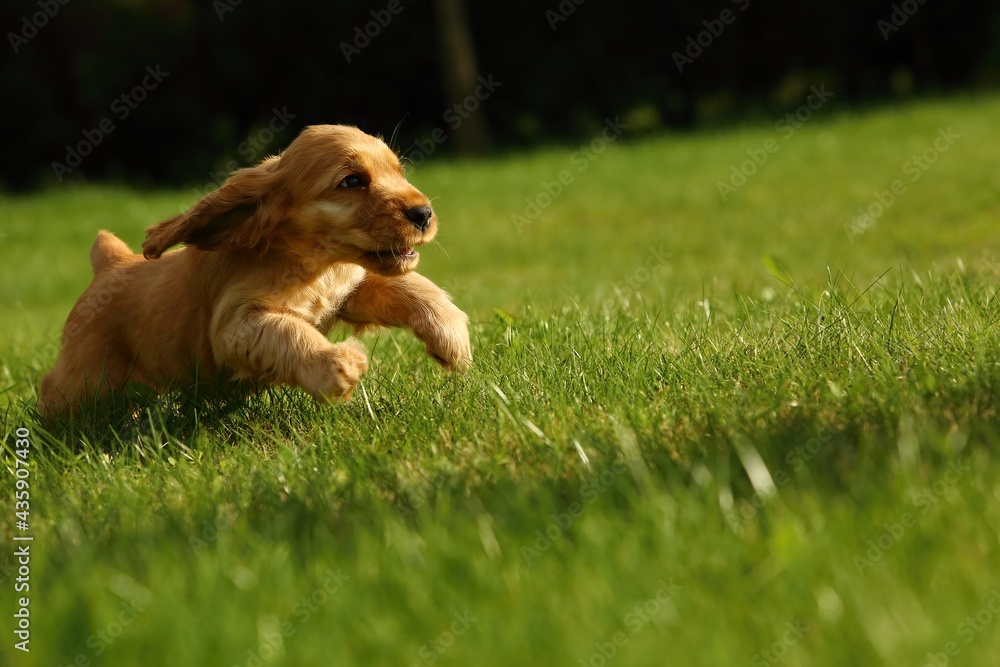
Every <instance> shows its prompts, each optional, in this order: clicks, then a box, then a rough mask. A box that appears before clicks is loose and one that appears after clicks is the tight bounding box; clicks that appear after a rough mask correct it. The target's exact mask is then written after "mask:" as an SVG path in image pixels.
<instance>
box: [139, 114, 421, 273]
mask: <svg viewBox="0 0 1000 667" xmlns="http://www.w3.org/2000/svg"><path fill="white" fill-rule="evenodd" d="M436 233H437V216H435V215H434V211H433V209H432V208H431V206H430V202H429V201H428V199H427V198H426V197H425V196H424V195H423V194H421V193H420V191H419V190H417V189H416V188H415V187H413V186H412V185H411V184H410V183H409V182H408V181H407V180H406V177H405V176H404V175H403V168H402V165H400V163H399V159H398V158H397V157H396V155H395V153H393V152H392V150H390V149H389V147H388V146H386V145H385V143H383V142H382V141H381V140H380V139H377V138H375V137H373V136H371V135H368V134H365V133H364V132H362V131H361V130H358V129H357V128H353V127H347V126H343V125H313V126H310V127H307V128H305V129H304V130H303V131H302V133H301V134H300V135H299V136H298V137H297V138H296V139H295V141H293V142H292V143H291V145H289V146H288V148H287V149H285V151H284V152H282V153H281V155H280V156H277V157H271V158H268V159H267V160H264V161H263V162H261V163H260V164H259V165H257V166H256V167H251V168H248V169H240V170H238V171H236V172H234V173H233V175H232V176H230V177H229V178H228V179H227V180H226V182H225V183H223V184H222V186H221V187H220V188H219V189H218V190H216V191H215V192H213V193H212V194H210V195H208V196H206V197H205V198H204V199H202V200H201V201H199V202H198V203H197V204H195V206H194V207H192V208H191V210H189V211H187V212H186V213H183V214H181V215H179V216H175V217H173V218H170V219H169V220H164V221H163V222H161V223H159V224H158V225H155V226H153V227H151V228H149V229H148V230H147V233H146V241H145V243H143V246H142V248H143V254H144V255H145V256H146V257H147V258H156V257H159V256H160V255H161V254H162V253H163V252H164V251H165V250H166V249H167V248H169V247H170V246H172V245H174V244H176V243H185V244H187V245H193V246H196V247H198V248H201V249H203V250H220V251H221V250H230V249H236V248H256V249H258V250H261V251H266V250H268V249H272V248H273V249H275V250H279V251H281V250H283V251H285V252H287V253H289V254H291V255H293V256H295V257H296V258H298V259H299V260H302V261H310V262H313V263H316V264H325V263H332V262H337V261H348V262H354V263H357V264H360V265H362V266H363V267H365V268H366V269H368V270H370V271H372V272H374V273H379V274H382V275H387V276H393V275H400V274H403V273H406V272H408V271H411V270H412V269H413V268H415V267H416V265H417V262H418V261H419V255H418V253H417V251H416V250H414V248H415V247H416V246H419V245H422V244H424V243H427V242H428V241H430V240H431V239H433V238H434V235H435V234H436Z"/></svg>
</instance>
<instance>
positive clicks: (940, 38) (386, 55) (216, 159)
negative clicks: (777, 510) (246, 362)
mask: <svg viewBox="0 0 1000 667" xmlns="http://www.w3.org/2000/svg"><path fill="white" fill-rule="evenodd" d="M40 1H41V6H47V7H49V11H50V13H51V11H52V8H53V7H58V12H57V13H55V15H54V16H53V17H51V18H48V17H46V21H45V22H44V23H45V25H42V26H41V27H39V28H38V29H37V34H35V35H34V36H32V37H30V39H27V42H26V43H20V44H19V45H18V50H17V53H15V52H14V48H13V46H12V45H11V39H12V34H13V35H18V34H20V35H22V36H23V35H24V34H26V32H25V30H26V29H25V23H24V20H25V17H28V18H29V20H30V19H31V17H32V16H34V15H37V14H39V12H42V11H43V9H42V8H41V6H40V4H39V0H35V1H33V2H32V1H25V0H15V1H9V0H8V1H6V2H4V4H3V6H2V8H0V25H2V26H3V30H4V34H5V40H4V44H3V46H2V49H3V56H2V65H0V87H2V88H0V89H2V92H3V105H2V111H0V113H2V121H3V123H2V127H3V128H4V130H5V132H4V136H3V144H4V156H5V159H4V160H3V161H2V162H0V165H2V166H0V187H2V188H4V189H7V190H22V189H30V188H36V187H42V186H47V185H59V184H60V183H62V184H65V183H70V182H74V181H79V180H97V179H111V180H116V181H123V182H128V183H131V184H136V185H143V186H153V185H157V186H158V185H182V184H203V183H205V182H206V180H214V177H212V176H211V174H212V173H213V171H216V170H220V169H221V170H226V171H228V170H229V169H231V168H232V167H233V166H241V165H244V164H249V163H253V162H256V161H258V160H260V159H261V158H263V157H264V156H265V155H267V154H269V153H273V152H277V151H278V150H280V149H281V148H282V147H284V146H285V145H287V143H288V142H289V141H291V139H292V138H293V137H294V136H295V134H296V133H297V132H298V130H299V129H301V127H303V126H305V125H309V124H314V123H351V124H355V125H358V126H360V127H362V128H363V129H365V130H367V131H370V132H372V133H377V134H382V135H384V136H386V137H387V138H388V137H390V136H391V135H392V134H393V132H394V131H396V130H397V126H398V133H397V135H396V138H395V141H394V142H393V143H394V147H395V148H397V149H398V150H400V151H401V152H407V153H411V154H412V152H413V150H414V149H413V144H414V142H415V141H417V140H423V141H424V142H425V143H424V144H423V145H425V146H427V145H428V144H427V143H426V141H427V139H428V137H429V136H430V133H431V132H432V131H433V130H434V129H435V128H437V127H441V128H443V129H444V130H445V131H446V140H444V141H442V142H440V144H437V143H435V144H433V145H434V158H435V159H439V158H441V157H444V156H448V155H456V154H458V153H483V152H490V151H493V152H495V151H503V150H509V149H511V148H517V147H522V146H531V145H537V144H539V143H553V142H573V141H577V140H580V139H581V138H587V137H589V136H591V135H592V134H593V133H595V132H596V131H599V129H600V127H601V125H602V122H603V119H604V118H605V117H608V116H611V117H613V116H616V115H617V116H621V117H622V118H623V119H626V120H628V122H630V123H631V124H632V126H631V127H630V135H633V136H634V135H635V134H636V133H639V134H640V135H641V133H642V132H643V131H657V130H659V129H661V128H671V129H674V130H683V129H687V128H695V127H706V126H708V127H711V126H713V125H720V124H726V123H731V122H737V121H738V122H745V121H751V122H752V121H754V120H756V119H760V120H763V121H768V120H770V122H773V119H774V118H777V117H780V115H781V113H782V112H784V111H787V110H790V109H794V108H795V107H797V106H798V105H800V104H802V103H803V101H804V100H805V97H806V95H807V94H808V89H809V86H810V85H814V84H815V85H818V84H820V83H825V84H826V85H827V88H828V89H829V90H832V91H835V92H836V94H837V96H838V104H845V103H846V104H855V105H871V104H880V103H885V102H887V101H894V100H899V99H905V98H908V97H914V96H926V95H939V94H945V93H948V92H951V91H954V90H980V89H992V88H996V87H997V84H998V83H1000V3H996V2H974V1H971V0H969V1H962V0H957V1H950V2H945V1H944V0H926V1H925V2H924V3H923V4H920V3H919V2H918V0H910V2H896V3H894V2H886V1H880V0H818V1H815V2H802V1H801V0H797V1H780V0H779V1H776V2H770V3H766V2H764V1H763V0H739V2H738V3H736V2H733V0H718V1H716V2H675V3H646V2H637V1H625V2H610V0H585V1H584V2H583V3H582V4H580V5H578V6H577V5H574V4H573V3H572V2H571V0H563V2H562V6H563V7H564V9H565V8H570V7H572V8H573V12H572V14H569V15H568V16H567V17H566V20H565V21H560V22H559V23H558V24H556V28H555V30H553V29H552V27H551V25H550V20H551V16H552V15H551V14H550V15H549V16H547V15H546V12H547V11H552V12H558V11H559V7H560V2H559V0H549V1H547V2H532V1H517V0H510V1H508V2H503V3H497V2H478V3H476V2H467V3H466V4H465V6H464V12H465V13H466V16H467V20H466V21H464V22H460V23H461V25H459V32H463V28H464V34H465V36H466V37H469V36H471V42H472V44H473V45H474V58H475V60H474V61H473V60H471V59H470V58H469V57H468V56H469V54H465V55H462V56H460V57H455V56H453V55H449V52H448V51H447V49H446V48H444V46H443V44H445V43H448V42H447V40H446V39H445V37H446V35H445V33H446V32H447V31H448V29H446V28H444V27H442V20H441V16H442V12H445V11H448V9H449V7H450V9H451V11H454V10H455V7H456V6H458V10H459V14H461V12H462V11H463V10H462V7H461V6H460V4H461V3H457V2H455V0H398V1H399V3H400V5H399V6H400V7H401V8H402V10H401V11H400V12H399V13H398V14H396V15H392V18H391V21H389V22H388V24H387V25H386V26H385V27H381V26H379V27H378V34H376V35H375V36H374V37H370V38H369V39H370V43H369V44H368V45H367V46H365V47H364V48H361V49H360V53H355V54H353V55H352V59H351V62H350V63H348V62H347V61H346V58H345V56H344V54H343V52H342V47H341V44H342V43H350V42H352V41H353V40H354V39H355V37H356V32H355V29H356V28H359V27H360V28H362V29H363V28H364V26H365V24H366V23H369V22H371V21H373V18H372V16H371V14H370V12H371V11H373V10H375V11H380V10H385V9H386V7H387V5H388V0H386V1H379V2H374V3H367V4H365V3H350V2H342V1H338V0H334V1H330V2H279V1H278V0H257V1H254V0H242V2H239V4H235V2H237V1H238V0H215V1H214V2H212V1H196V0H149V1H144V0H118V1H111V0H108V1H104V2H88V1H87V0H69V1H68V2H67V4H65V5H59V4H58V0H40ZM742 5H747V7H746V9H745V10H743V11H741V10H740V8H739V6H742ZM905 8H909V9H910V10H913V9H914V8H915V9H916V11H915V12H913V13H912V16H909V17H907V20H906V22H905V23H903V24H902V25H901V27H900V28H899V29H898V30H893V31H892V32H891V33H888V34H884V32H885V27H886V26H891V23H883V24H882V27H880V25H879V21H886V22H888V21H890V20H891V18H892V16H893V13H894V11H895V12H897V14H896V16H897V18H898V17H902V16H905V15H906V13H905V11H904V9H905ZM724 9H729V10H731V11H732V12H733V14H734V15H735V19H734V20H733V21H732V23H731V24H729V25H725V26H724V29H723V30H722V32H721V34H719V35H718V36H712V39H711V43H709V44H708V46H706V47H704V49H703V52H702V53H701V55H700V56H698V57H696V58H694V61H693V62H692V63H689V64H687V65H686V66H685V67H684V70H683V72H680V71H678V68H677V66H676V65H675V62H674V58H673V55H672V54H673V53H674V52H675V51H681V52H683V51H684V50H685V49H686V48H687V47H688V42H687V40H688V37H697V35H698V33H700V32H703V31H705V30H706V29H707V28H706V26H705V25H704V24H703V22H704V21H712V20H715V19H717V18H718V17H719V15H720V13H721V12H722V11H723V10H724ZM565 13H567V14H568V12H565ZM382 16H383V18H384V17H385V16H386V14H383V15H382ZM36 22H37V23H41V21H40V20H39V21H36ZM452 27H454V26H452ZM715 27H716V28H718V27H719V25H718V24H716V26H715ZM371 29H372V28H371V27H370V30H371ZM30 32H31V31H30V28H28V29H27V33H28V34H30ZM453 36H454V35H453V34H452V35H448V37H453ZM702 39H703V40H704V41H708V39H707V36H703V37H702ZM15 41H17V40H16V39H15ZM157 65H159V67H160V68H161V70H162V71H164V72H168V73H169V76H168V77H167V78H166V79H165V80H164V81H163V82H162V83H160V84H159V85H158V86H156V87H155V89H153V90H151V91H150V92H149V93H148V96H147V99H145V100H144V101H143V102H141V103H139V104H137V105H136V108H135V109H132V110H130V112H129V115H128V116H127V117H126V118H124V119H119V117H118V116H117V115H116V114H115V112H114V111H113V110H112V104H113V102H114V101H115V99H116V98H119V97H120V96H121V95H122V94H123V93H128V92H129V91H130V90H131V89H132V88H133V87H134V86H136V85H138V84H140V83H141V82H142V80H143V77H144V76H145V70H146V67H147V66H151V67H154V68H155V67H156V66H157ZM463 67H465V68H466V69H467V70H468V71H470V72H473V73H474V74H478V75H482V76H484V77H487V76H489V75H492V77H493V80H494V81H498V82H500V86H499V88H497V90H496V91H495V92H494V93H493V94H492V95H490V96H489V97H488V99H486V100H485V101H483V102H482V103H481V104H480V106H479V109H478V111H477V112H476V113H475V114H472V117H471V119H470V120H469V121H468V122H465V123H463V126H462V127H460V128H459V130H458V131H457V132H453V131H452V130H451V128H450V127H449V124H448V123H447V122H445V120H444V119H443V114H444V113H445V112H446V111H447V110H448V109H449V108H451V107H452V105H454V104H455V103H456V102H460V101H461V100H462V95H461V92H465V93H466V94H468V93H469V92H471V89H470V88H469V86H468V78H469V77H468V76H466V83H465V84H464V85H465V87H464V88H462V85H463V84H461V83H459V84H455V83H454V81H452V83H449V76H453V75H456V72H457V71H460V70H461V69H462V68H463ZM470 67H472V68H474V69H469V68H470ZM459 78H460V77H459ZM117 108H118V109H121V108H123V107H122V106H121V105H120V104H119V105H118V107H117ZM275 108H277V109H278V110H282V109H287V112H288V113H289V114H293V115H294V118H293V119H291V120H290V122H289V123H288V127H286V128H284V129H282V130H280V131H279V132H277V133H275V134H273V135H271V133H270V131H265V129H264V128H266V127H267V125H268V123H269V122H270V121H271V119H272V118H273V116H274V112H273V109H275ZM104 118H110V119H111V120H112V122H113V124H114V131H113V132H111V133H110V134H104V133H101V141H100V143H99V144H97V145H95V146H93V148H92V151H91V152H90V154H89V155H88V156H86V157H83V158H82V159H81V161H80V164H79V167H78V168H76V169H74V170H73V172H72V174H70V175H69V176H67V177H65V178H64V179H63V180H62V181H59V180H58V179H57V178H56V175H55V173H54V171H53V168H52V163H53V162H54V161H59V162H65V161H66V156H67V146H76V145H77V144H79V142H81V141H84V140H85V137H86V135H85V134H84V132H85V131H91V132H92V134H91V135H90V136H96V135H94V134H93V131H94V130H95V128H98V127H99V124H100V122H101V120H102V119H104ZM463 135H464V136H463ZM438 136H439V137H440V136H441V135H438ZM248 141H251V142H255V144H243V142H248ZM241 144H243V146H244V150H242V151H241V150H239V147H240V145H241Z"/></svg>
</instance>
